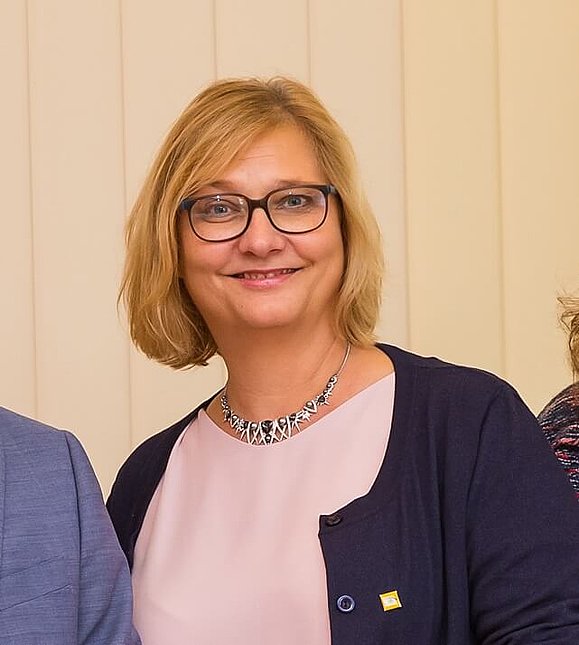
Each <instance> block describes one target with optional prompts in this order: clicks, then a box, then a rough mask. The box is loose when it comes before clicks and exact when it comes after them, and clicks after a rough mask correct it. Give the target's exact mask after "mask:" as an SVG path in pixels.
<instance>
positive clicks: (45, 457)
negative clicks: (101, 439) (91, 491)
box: [0, 408, 88, 474]
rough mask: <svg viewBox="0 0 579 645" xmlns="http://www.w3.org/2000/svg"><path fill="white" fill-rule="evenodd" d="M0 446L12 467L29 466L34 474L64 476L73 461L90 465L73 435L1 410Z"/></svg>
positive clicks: (3, 409)
mask: <svg viewBox="0 0 579 645" xmlns="http://www.w3.org/2000/svg"><path fill="white" fill-rule="evenodd" d="M0 444H1V446H2V450H3V452H5V453H10V459H11V461H12V463H13V464H16V463H18V462H20V461H22V462H26V464H30V465H31V470H32V472H40V471H43V470H49V471H51V473H57V472H60V473H61V474H62V473H63V471H65V470H69V471H70V470H71V469H72V461H73V460H74V459H80V460H86V462H87V463H88V459H87V457H86V454H85V452H84V450H83V448H82V446H81V444H80V442H79V441H78V439H77V438H76V437H75V436H74V435H73V434H71V433H70V432H68V431H66V430H59V429H56V428H53V427H52V426H49V425H46V424H44V423H41V422H40V421H36V420H34V419H31V418H29V417H25V416H23V415H20V414H17V413H16V412H12V411H11V410H7V409H6V408H0Z"/></svg>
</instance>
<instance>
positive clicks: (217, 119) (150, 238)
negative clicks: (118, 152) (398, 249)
mask: <svg viewBox="0 0 579 645" xmlns="http://www.w3.org/2000/svg"><path fill="white" fill-rule="evenodd" d="M286 124H295V125H296V126H297V127H299V128H300V129H301V130H302V131H303V132H304V133H305V135H306V137H307V138H308V140H309V141H310V142H311V145H312V148H313V150H314V153H315V155H316V157H317V159H318V162H319V164H320V167H321V169H322V170H323V171H324V173H325V174H326V176H327V180H328V182H329V183H331V184H333V185H334V186H335V187H336V188H337V190H338V193H339V198H340V199H339V201H340V216H341V228H342V236H343V241H344V250H345V262H344V273H343V276H342V281H341V285H340V289H339V294H338V304H337V307H336V311H335V328H336V332H337V334H338V335H339V336H340V337H342V338H344V339H347V340H349V341H350V342H351V343H352V344H354V345H358V346H367V345H369V344H371V343H372V342H373V341H374V327H375V325H376V321H377V319H378V314H379V308H380V301H381V292H382V275H383V258H382V248H381V238H380V232H379V229H378V226H377V223H376V220H375V219H374V216H373V214H372V211H371V209H370V206H369V204H368V202H367V200H366V197H365V195H364V192H363V190H362V187H361V183H360V180H359V177H358V171H357V168H356V162H355V158H354V153H353V150H352V147H351V145H350V142H349V141H348V139H347V137H346V135H345V134H344V132H343V130H342V128H341V127H340V126H339V125H338V124H337V122H336V121H335V120H334V119H333V118H332V117H331V116H330V114H329V113H328V111H327V110H326V109H325V107H324V106H323V105H322V104H321V102H320V101H319V99H318V98H317V97H316V96H315V95H314V93H313V92H312V91H311V90H310V89H308V88H307V87H306V86H305V85H302V84H301V83H299V82H297V81H295V80H291V79H289V78H284V77H275V78H270V79H265V80H262V79H258V78H247V79H229V80H222V81H217V82H215V83H213V84H211V85H209V86H208V87H207V88H206V89H205V90H203V91H202V92H201V93H200V94H199V95H198V96H197V97H196V98H194V99H193V101H192V102H191V103H190V104H189V105H188V106H187V107H186V108H185V110H184V111H183V113H182V114H181V116H180V117H179V118H178V119H177V121H176V122H175V124H174V125H173V127H172V128H171V130H170V132H169V134H168V135H167V137H166V138H165V141H164V142H163V144H162V145H161V148H160V150H159V152H158V154H157V156H156V158H155V160H154V161H153V165H152V167H151V169H150V171H149V173H148V176H147V178H146V179H145V182H144V185H143V187H142V189H141V191H140V194H139V195H138V197H137V200H136V202H135V204H134V206H133V209H132V211H131V214H130V217H129V220H128V224H127V229H126V244H127V255H126V262H125V270H124V276H123V280H122V285H121V289H120V295H119V300H122V301H123V302H124V304H125V307H126V310H127V315H128V320H129V329H130V334H131V338H132V339H133V342H134V343H135V345H136V346H137V347H138V348H139V349H140V350H141V351H142V352H143V353H144V354H146V355H147V356H149V357H150V358H153V359H155V360H157V361H159V362H160V363H163V364H165V365H169V366H171V367H173V368H175V369H180V368H188V367H193V366H195V365H205V364H207V361H208V359H209V358H211V357H212V356H213V355H214V354H216V353H218V351H219V350H218V347H217V345H216V343H215V340H214V338H213V336H212V334H211V332H210V330H209V329H208V327H207V325H206V323H205V321H204V320H203V318H202V316H201V314H200V312H199V311H198V309H197V307H196V306H195V303H194V302H193V301H192V300H191V298H190V296H189V294H188V292H187V290H186V289H185V286H184V284H183V281H182V280H181V279H180V278H179V239H178V227H177V218H178V217H179V215H180V213H179V205H180V203H181V201H182V200H183V199H184V198H186V197H188V196H190V195H192V194H194V193H195V192H196V191H198V190H199V189H200V188H201V187H202V186H204V185H206V184H208V183H211V182H212V181H216V180H217V179H218V178H219V176H220V174H222V173H223V172H224V170H225V169H226V168H227V167H228V166H229V164H230V163H231V162H232V161H233V159H234V158H235V156H236V155H237V154H238V153H239V152H241V151H242V150H243V149H244V148H246V147H247V146H248V145H249V144H250V143H251V142H252V141H253V140H254V139H255V138H256V137H257V136H259V135H261V134H263V133H265V132H267V131H271V130H273V129H275V128H277V127H279V126H282V125H286Z"/></svg>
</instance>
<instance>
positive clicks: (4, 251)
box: [0, 0, 36, 416]
mask: <svg viewBox="0 0 579 645" xmlns="http://www.w3.org/2000/svg"><path fill="white" fill-rule="evenodd" d="M27 39H28V35H27V25H26V2H25V0H14V1H13V2H0V79H1V81H0V82H1V91H2V115H1V118H0V141H1V142H2V145H1V146H0V176H1V177H2V199H3V205H2V213H1V215H0V240H1V242H0V293H1V294H2V313H1V315H0V356H1V357H2V359H1V364H2V366H1V368H0V405H2V406H4V407H7V408H12V409H14V410H17V411H18V412H21V413H23V414H28V415H32V416H34V414H35V412H36V405H35V399H36V388H35V383H36V375H35V354H34V308H33V302H34V285H33V277H32V267H33V260H32V242H31V220H30V155H29V132H28V40H27Z"/></svg>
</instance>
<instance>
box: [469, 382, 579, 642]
mask: <svg viewBox="0 0 579 645" xmlns="http://www.w3.org/2000/svg"><path fill="white" fill-rule="evenodd" d="M466 521H467V526H466V540H467V545H466V548H467V566H468V576H469V588H470V603H471V614H472V615H471V620H472V625H473V631H474V633H475V637H476V642H477V643H481V644H485V645H487V644H491V643H493V644H494V643H497V644H498V643H500V644H501V645H503V644H504V645H507V644H509V645H523V644H524V645H527V644H528V643H535V642H540V643H550V644H557V645H572V644H574V645H576V644H577V643H579V506H577V503H576V501H575V498H574V495H573V490H572V488H571V487H570V485H569V482H568V481H567V479H566V477H565V474H564V472H563V470H562V469H561V468H560V466H559V464H558V463H557V461H556V459H555V458H554V457H553V455H552V453H551V451H550V449H549V446H548V443H547V441H546V440H545V438H544V436H543V434H542V432H541V430H540V428H539V426H538V424H537V422H536V420H535V418H534V417H533V415H532V414H531V412H530V411H529V410H528V409H527V408H526V406H525V405H524V404H523V403H522V401H521V400H520V399H519V397H518V395H517V394H516V393H515V392H514V390H512V389H511V388H510V387H508V386H505V387H502V388H501V389H500V390H499V392H498V393H497V394H496V395H495V396H494V398H493V399H492V401H491V403H490V404H489V406H488V409H487V412H486V415H485V418H484V421H483V425H482V428H481V431H480V437H479V445H478V453H477V458H476V464H475V466H474V471H473V475H472V480H471V482H470V488H469V494H468V510H467V520H466Z"/></svg>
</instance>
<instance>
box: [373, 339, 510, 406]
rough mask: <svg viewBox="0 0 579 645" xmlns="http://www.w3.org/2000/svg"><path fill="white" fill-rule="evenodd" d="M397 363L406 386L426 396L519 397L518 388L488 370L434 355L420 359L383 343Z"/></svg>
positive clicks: (386, 351)
mask: <svg viewBox="0 0 579 645" xmlns="http://www.w3.org/2000/svg"><path fill="white" fill-rule="evenodd" d="M378 347H379V348H380V349H381V350H382V351H383V352H385V353H386V354H388V356H389V357H390V358H391V360H392V362H393V363H394V369H395V372H396V376H397V382H398V377H402V380H403V381H404V382H405V384H406V385H410V384H411V383H412V384H415V385H419V386H420V389H421V391H422V392H423V393H424V394H425V395H430V396H432V394H433V393H436V394H438V395H439V396H445V397H446V398H449V399H451V400H452V399H456V398H457V396H458V395H461V396H465V395H466V396H468V397H469V398H472V399H474V400H480V401H481V402H488V401H489V400H491V399H493V398H494V397H496V396H500V395H501V394H507V395H511V396H514V397H515V398H517V399H518V398H519V395H518V394H517V392H516V391H515V390H514V388H513V387H512V386H511V385H509V383H507V382H506V381H504V380H503V379H502V378H500V377H499V376H497V375H495V374H492V373H491V372H488V371H486V370H483V369H480V368H476V367H470V366H466V365H458V364H456V363H450V362H448V361H445V360H442V359H440V358H437V357H434V356H428V357H427V356H420V355H418V354H414V353H412V352H409V351H406V350H404V349H400V348H398V347H394V346H392V345H384V344H379V345H378Z"/></svg>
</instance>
